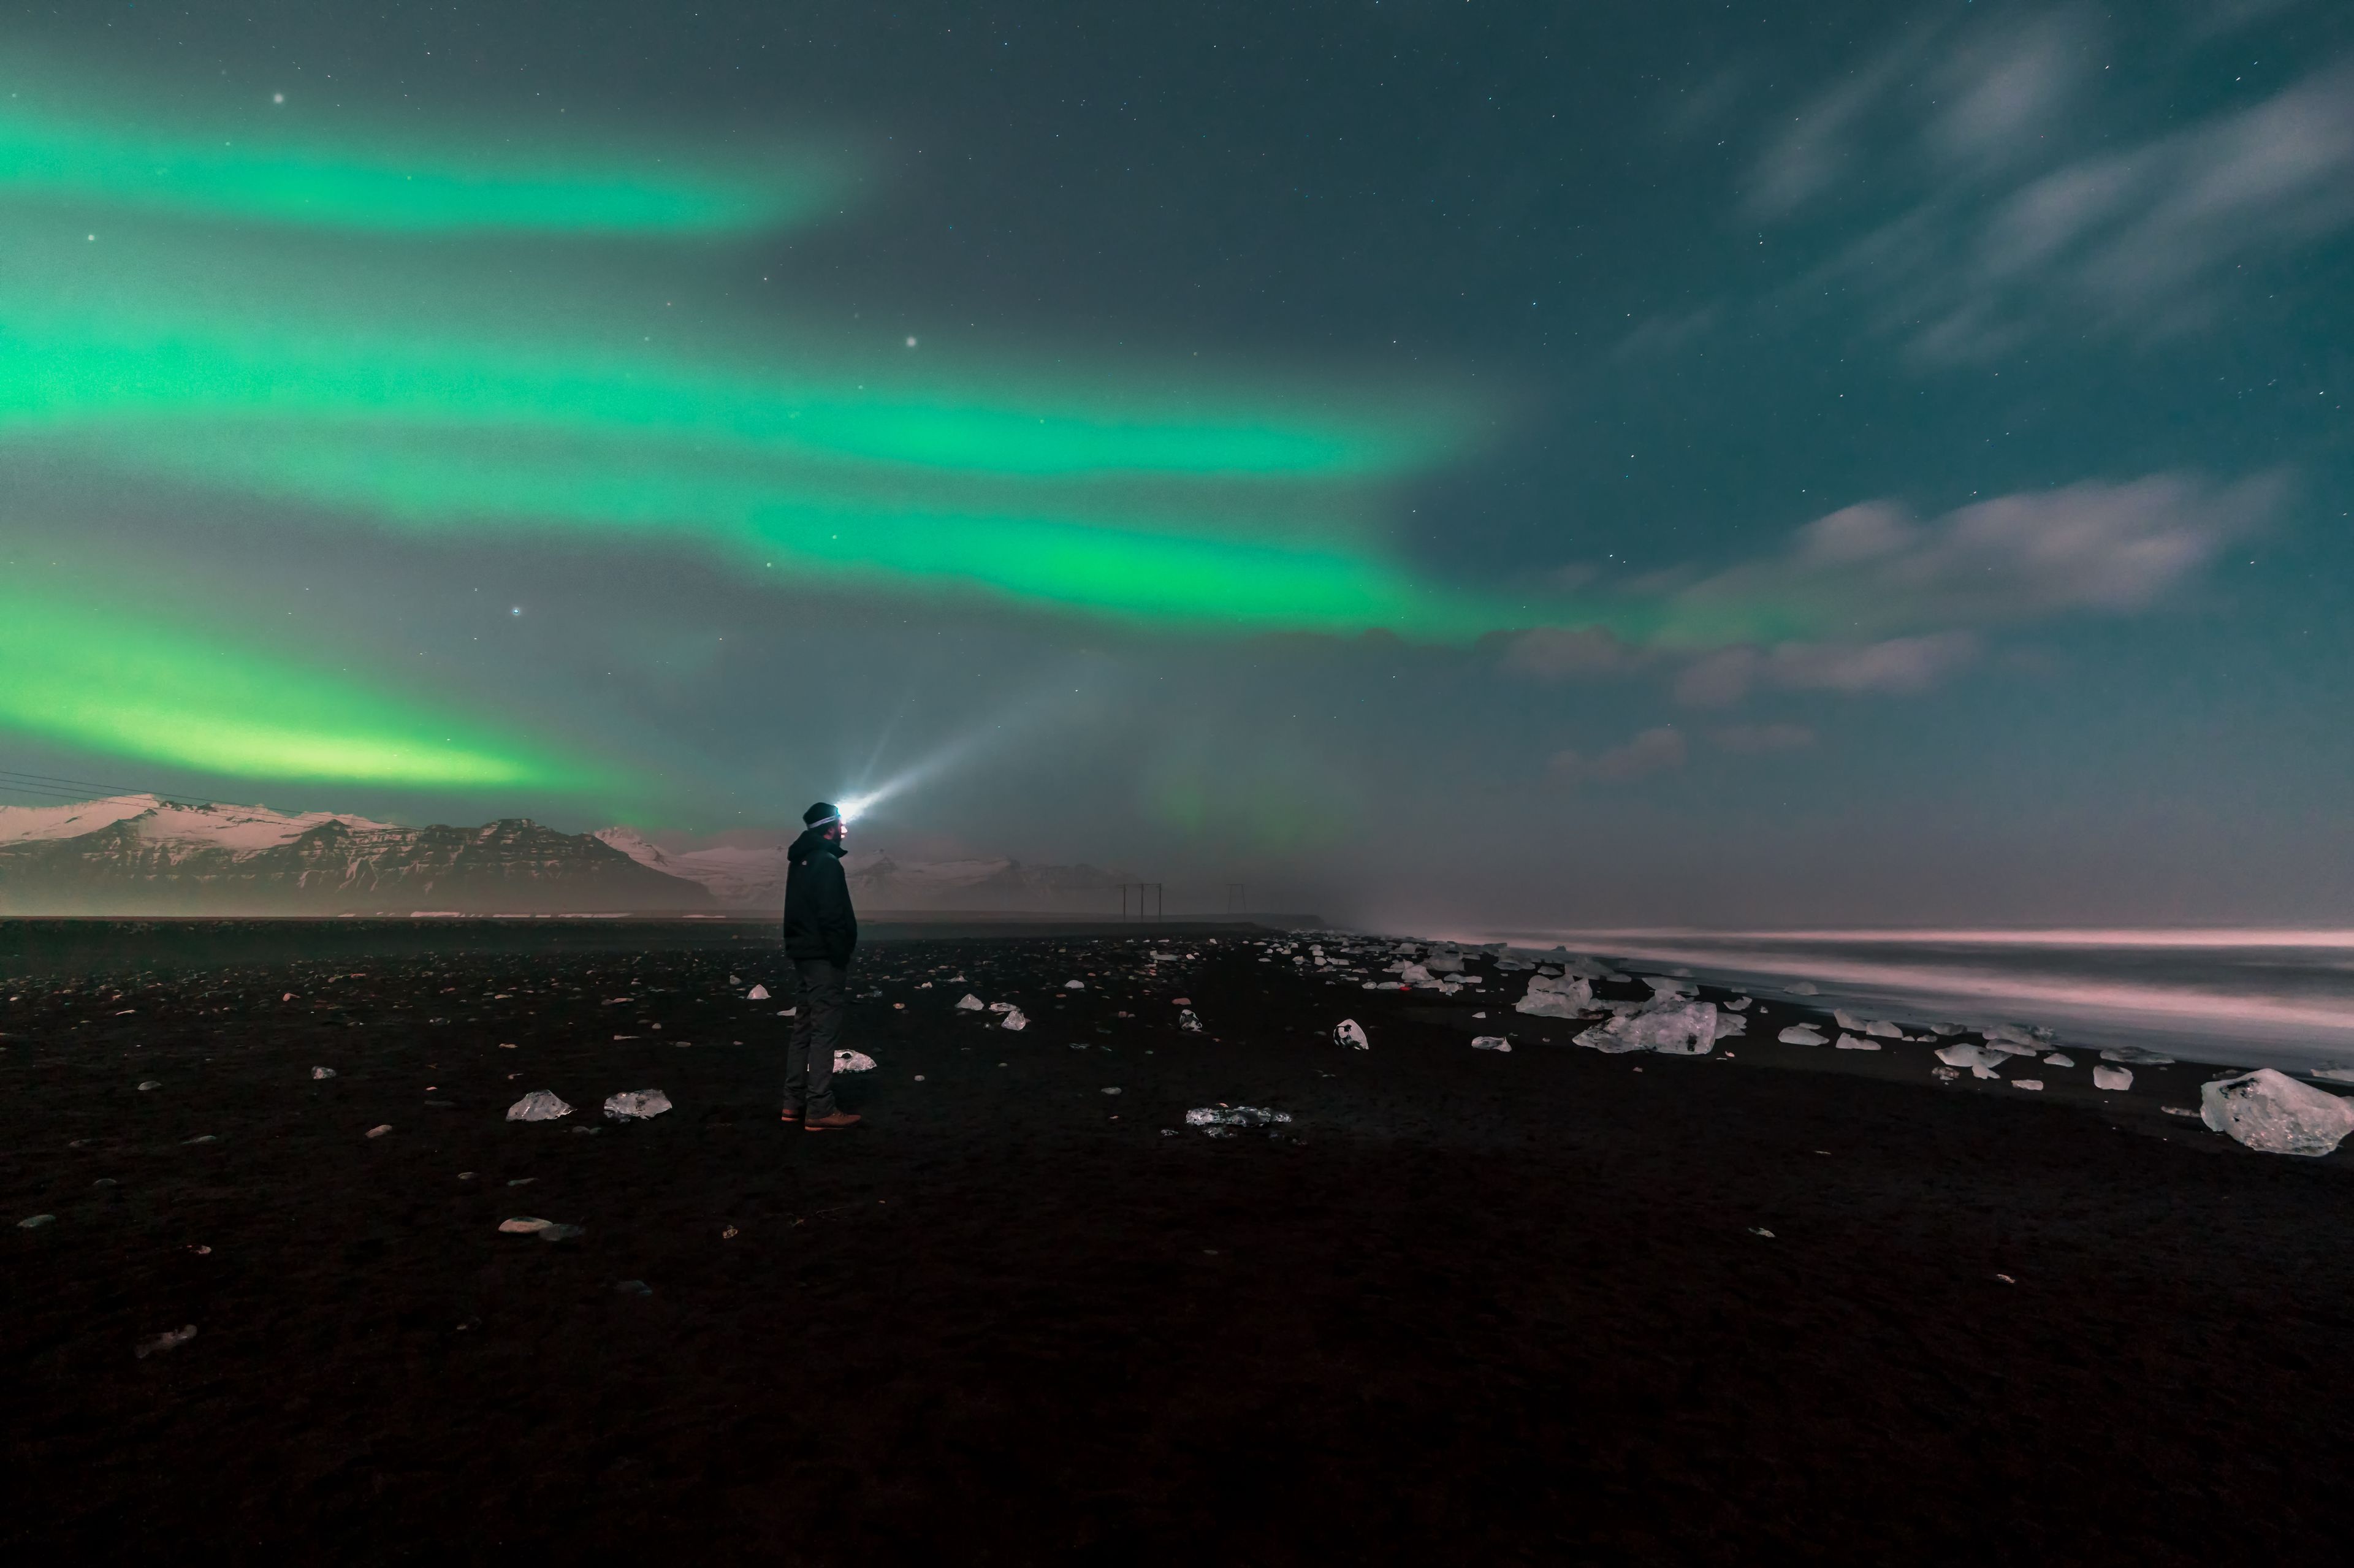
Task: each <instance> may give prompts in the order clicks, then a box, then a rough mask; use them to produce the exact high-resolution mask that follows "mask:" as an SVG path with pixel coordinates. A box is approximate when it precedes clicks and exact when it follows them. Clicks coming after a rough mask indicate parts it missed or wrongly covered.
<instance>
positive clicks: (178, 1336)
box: [131, 1323, 196, 1361]
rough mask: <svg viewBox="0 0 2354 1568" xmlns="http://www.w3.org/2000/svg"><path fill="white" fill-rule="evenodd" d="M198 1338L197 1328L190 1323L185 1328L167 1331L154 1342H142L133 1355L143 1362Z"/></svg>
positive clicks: (133, 1351) (156, 1337)
mask: <svg viewBox="0 0 2354 1568" xmlns="http://www.w3.org/2000/svg"><path fill="white" fill-rule="evenodd" d="M195 1338H196V1325H195V1324H194V1323H190V1324H188V1325H187V1326H186V1327H185V1328H179V1329H170V1330H165V1331H164V1332H163V1333H160V1334H158V1335H156V1336H155V1337H154V1339H152V1340H140V1341H139V1343H138V1344H137V1345H136V1346H135V1347H133V1350H132V1352H131V1353H132V1354H133V1355H134V1356H137V1357H138V1358H139V1359H140V1360H141V1361H145V1360H146V1359H147V1358H148V1357H149V1356H152V1355H154V1354H155V1353H156V1352H157V1351H170V1350H177V1349H178V1348H179V1347H180V1346H182V1345H185V1344H186V1343H187V1342H188V1341H189V1340H193V1339H195Z"/></svg>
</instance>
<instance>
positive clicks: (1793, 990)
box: [1782, 980, 1820, 996]
mask: <svg viewBox="0 0 2354 1568" xmlns="http://www.w3.org/2000/svg"><path fill="white" fill-rule="evenodd" d="M1782 989H1783V990H1784V991H1788V992H1789V993H1790V994H1791V995H1792V996H1816V995H1819V994H1820V993H1819V992H1818V991H1816V990H1815V982H1814V981H1812V980H1799V981H1798V982H1797V983H1796V984H1795V985H1787V986H1784V987H1783V988H1782Z"/></svg>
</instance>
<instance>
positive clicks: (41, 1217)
mask: <svg viewBox="0 0 2354 1568" xmlns="http://www.w3.org/2000/svg"><path fill="white" fill-rule="evenodd" d="M57 1219H58V1217H57V1216H56V1215H55V1214H27V1215H26V1216H25V1217H24V1218H23V1219H21V1220H18V1221H17V1222H16V1228H17V1229H18V1230H20V1231H37V1230H39V1229H40V1228H41V1227H42V1226H43V1225H50V1224H57Z"/></svg>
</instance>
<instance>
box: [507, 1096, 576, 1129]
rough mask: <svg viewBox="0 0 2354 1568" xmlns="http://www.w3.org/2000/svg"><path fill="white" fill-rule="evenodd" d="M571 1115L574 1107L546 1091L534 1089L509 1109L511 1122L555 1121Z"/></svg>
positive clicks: (508, 1117) (508, 1115) (508, 1113)
mask: <svg viewBox="0 0 2354 1568" xmlns="http://www.w3.org/2000/svg"><path fill="white" fill-rule="evenodd" d="M571 1114H572V1107H570V1106H568V1105H566V1104H565V1103H564V1102H563V1101H562V1100H560V1099H558V1098H557V1097H556V1096H555V1095H554V1094H552V1093H550V1092H549V1091H548V1090H546V1089H534V1090H532V1092H531V1093H529V1094H527V1095H525V1096H524V1097H523V1098H521V1099H519V1100H517V1101H515V1103H514V1104H513V1105H511V1106H509V1107H507V1119H508V1120H509V1121H554V1120H555V1119H556V1118H557V1117H560V1116H570V1115H571Z"/></svg>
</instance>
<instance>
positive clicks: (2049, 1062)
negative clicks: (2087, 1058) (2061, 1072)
mask: <svg viewBox="0 0 2354 1568" xmlns="http://www.w3.org/2000/svg"><path fill="white" fill-rule="evenodd" d="M2043 1065H2045V1066H2047V1067H2073V1066H2074V1065H2076V1059H2075V1058H2074V1057H2073V1056H2063V1055H2062V1054H2060V1053H2059V1052H2057V1051H2054V1052H2052V1054H2050V1055H2049V1056H2046V1057H2044V1058H2043Z"/></svg>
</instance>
